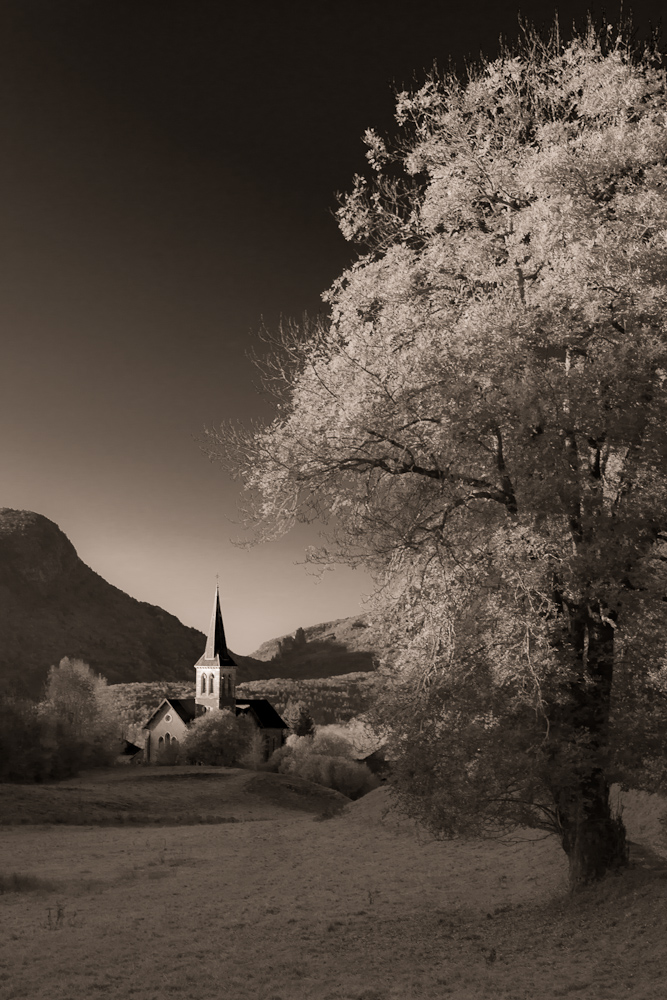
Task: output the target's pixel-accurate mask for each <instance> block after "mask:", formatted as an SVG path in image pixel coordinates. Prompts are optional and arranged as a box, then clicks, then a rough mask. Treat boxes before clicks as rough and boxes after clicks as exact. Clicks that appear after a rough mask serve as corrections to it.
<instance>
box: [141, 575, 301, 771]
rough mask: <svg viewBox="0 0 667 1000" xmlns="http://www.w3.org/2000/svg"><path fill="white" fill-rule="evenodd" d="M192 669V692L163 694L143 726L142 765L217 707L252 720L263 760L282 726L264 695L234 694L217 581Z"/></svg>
mask: <svg viewBox="0 0 667 1000" xmlns="http://www.w3.org/2000/svg"><path fill="white" fill-rule="evenodd" d="M194 669H195V685H196V686H195V697H194V698H165V699H163V701H162V702H161V703H160V704H159V705H158V707H157V708H156V709H155V711H154V712H153V714H152V715H151V717H150V718H149V719H148V721H147V722H146V724H145V725H144V735H145V743H144V762H145V763H146V764H155V763H157V762H158V760H159V759H160V758H161V757H162V758H163V759H164V756H165V754H166V753H167V752H173V751H174V750H176V749H177V748H178V745H179V743H181V742H182V741H183V739H184V738H185V734H186V733H187V729H188V726H189V724H190V723H191V722H192V720H193V719H195V718H197V716H199V715H203V714H204V713H205V712H220V711H222V710H223V709H227V710H230V711H233V712H235V713H236V715H247V716H249V718H251V719H252V720H253V722H254V723H255V724H256V726H257V728H258V729H259V730H260V732H261V734H262V737H263V742H264V756H265V759H268V758H269V757H270V756H271V754H272V753H273V751H274V750H276V749H277V748H278V747H280V746H282V744H283V743H284V741H285V735H286V733H287V728H288V727H287V723H286V722H285V721H284V720H283V719H282V718H281V717H280V716H279V715H278V713H277V712H276V710H275V708H274V707H273V705H272V704H271V703H270V702H269V701H267V699H266V698H237V697H236V670H237V665H236V662H235V660H234V659H233V658H232V656H231V655H230V653H229V650H228V649H227V642H226V639H225V629H224V625H223V622H222V612H221V611H220V593H219V590H218V587H217V586H216V588H215V599H214V602H213V614H212V615H211V624H210V627H209V630H208V637H207V640H206V649H205V650H204V653H203V655H202V656H201V657H200V658H199V659H198V660H197V662H196V664H195V668H194Z"/></svg>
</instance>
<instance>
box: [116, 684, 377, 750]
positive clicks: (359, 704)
mask: <svg viewBox="0 0 667 1000" xmlns="http://www.w3.org/2000/svg"><path fill="white" fill-rule="evenodd" d="M382 682H383V678H382V677H381V675H379V674H376V673H373V672H367V671H358V672H356V673H350V674H339V675H338V676H336V677H318V678H309V679H307V680H301V679H299V678H291V677H274V678H272V679H270V680H258V681H247V682H246V683H244V684H239V685H237V688H236V695H237V698H268V700H269V701H270V702H271V704H272V705H273V706H274V708H275V709H276V711H277V712H278V714H279V715H282V716H283V718H285V721H287V715H289V714H290V713H291V712H292V711H293V709H294V707H295V706H296V705H303V706H304V707H305V708H306V710H307V711H308V714H309V715H310V716H311V718H312V720H313V722H314V723H315V724H316V725H319V726H326V725H330V724H331V723H335V722H349V720H350V719H354V718H356V717H357V716H359V715H362V714H363V713H364V712H365V711H366V710H367V709H368V708H369V706H370V704H371V701H372V699H373V695H374V692H375V691H376V690H377V689H378V686H379V685H380V684H381V683H382ZM109 690H110V691H111V692H112V693H113V698H114V701H115V703H116V707H117V709H118V711H119V713H120V714H121V716H122V717H123V719H124V720H125V735H126V737H127V739H129V740H130V742H132V743H137V742H138V743H141V742H142V739H143V737H142V732H141V729H142V726H143V725H144V723H145V722H146V721H147V719H148V718H149V717H150V715H151V714H152V712H154V711H155V709H156V708H157V707H158V705H159V704H160V702H161V701H162V699H163V698H194V696H195V689H194V685H193V684H192V683H191V682H187V681H172V682H161V681H156V682H154V683H138V684H113V685H112V686H111V687H110V688H109Z"/></svg>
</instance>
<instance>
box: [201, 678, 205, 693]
mask: <svg viewBox="0 0 667 1000" xmlns="http://www.w3.org/2000/svg"><path fill="white" fill-rule="evenodd" d="M201 693H202V694H206V674H202V675H201Z"/></svg>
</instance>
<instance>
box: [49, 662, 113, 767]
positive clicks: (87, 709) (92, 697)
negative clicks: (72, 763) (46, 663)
mask: <svg viewBox="0 0 667 1000" xmlns="http://www.w3.org/2000/svg"><path fill="white" fill-rule="evenodd" d="M42 711H43V712H44V713H45V714H46V715H47V716H51V717H52V718H53V719H54V720H55V721H56V722H57V724H58V727H59V731H60V733H61V739H63V738H64V739H67V740H68V741H69V742H70V743H71V744H73V745H75V746H76V748H77V751H76V752H77V754H78V756H79V762H80V765H100V764H109V763H111V761H112V760H113V759H114V757H115V756H116V755H117V753H118V752H119V749H120V744H121V740H122V730H123V722H122V719H121V715H120V713H119V712H118V711H117V710H116V707H115V704H114V700H113V694H112V692H111V691H110V689H109V687H108V685H107V681H106V679H105V678H104V677H102V676H101V675H100V674H95V672H94V671H93V670H92V669H91V668H90V666H89V665H88V664H87V663H84V662H83V661H82V660H77V659H70V658H69V657H67V656H65V657H63V658H62V660H61V661H60V663H59V664H58V666H57V667H56V666H52V667H51V668H50V670H49V673H48V677H47V682H46V697H45V701H44V702H43V703H42Z"/></svg>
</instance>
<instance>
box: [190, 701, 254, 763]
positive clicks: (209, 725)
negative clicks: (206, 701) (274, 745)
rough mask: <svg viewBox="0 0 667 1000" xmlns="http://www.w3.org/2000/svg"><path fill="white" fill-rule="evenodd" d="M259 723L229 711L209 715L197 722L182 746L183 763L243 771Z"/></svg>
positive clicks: (224, 710)
mask: <svg viewBox="0 0 667 1000" xmlns="http://www.w3.org/2000/svg"><path fill="white" fill-rule="evenodd" d="M255 731H256V726H255V723H254V722H253V721H252V719H249V718H248V717H247V716H246V715H239V716H237V715H234V714H233V713H232V712H230V711H229V710H227V709H223V710H222V711H221V712H206V713H205V714H204V715H200V716H199V717H198V718H196V719H194V720H193V721H192V722H191V723H190V725H189V727H188V731H187V733H186V735H185V739H184V740H183V743H182V755H183V759H184V760H185V761H186V763H188V764H209V765H214V766H222V767H240V766H241V761H242V759H243V757H244V755H245V754H247V753H248V752H249V751H250V750H251V747H252V741H253V737H254V734H255Z"/></svg>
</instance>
